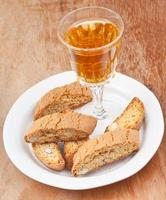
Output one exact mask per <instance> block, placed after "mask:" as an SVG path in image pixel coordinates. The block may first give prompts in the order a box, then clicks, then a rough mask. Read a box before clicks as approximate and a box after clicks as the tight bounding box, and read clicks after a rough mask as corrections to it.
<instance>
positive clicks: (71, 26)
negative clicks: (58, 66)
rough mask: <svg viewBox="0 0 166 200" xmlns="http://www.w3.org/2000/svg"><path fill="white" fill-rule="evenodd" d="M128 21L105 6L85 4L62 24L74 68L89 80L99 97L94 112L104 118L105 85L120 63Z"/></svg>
mask: <svg viewBox="0 0 166 200" xmlns="http://www.w3.org/2000/svg"><path fill="white" fill-rule="evenodd" d="M123 30H124V23H123V20H122V18H121V17H120V15H119V14H118V13H116V12H114V11H112V10H110V9H107V8H103V7H96V6H92V7H84V8H79V9H76V10H73V11H72V12H70V13H68V14H67V15H65V16H64V17H63V18H62V19H61V21H60V23H59V27H58V37H59V39H60V41H61V42H62V43H63V44H64V45H65V46H66V47H67V48H68V50H69V55H70V62H71V67H72V69H73V70H74V71H75V72H76V73H77V75H78V78H79V80H80V82H81V83H86V85H88V86H89V87H90V88H91V90H92V93H93V96H94V99H95V106H94V112H93V113H94V115H95V116H96V117H97V118H98V119H104V118H106V116H107V113H106V111H105V109H104V107H103V100H102V99H103V89H104V85H105V84H106V82H107V81H108V80H110V79H111V78H112V77H113V76H114V74H115V69H116V66H117V57H118V54H119V47H120V41H121V37H122V34H123Z"/></svg>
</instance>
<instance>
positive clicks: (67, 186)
mask: <svg viewBox="0 0 166 200" xmlns="http://www.w3.org/2000/svg"><path fill="white" fill-rule="evenodd" d="M66 74H70V75H72V76H73V74H74V75H75V72H73V71H66V72H62V73H58V74H55V75H52V76H50V77H48V78H46V79H44V80H42V81H39V82H38V83H36V84H35V85H33V86H32V87H30V88H29V89H27V90H26V91H24V92H23V93H22V94H21V95H20V96H19V97H18V98H17V100H16V101H15V102H14V104H13V105H12V106H11V108H10V110H9V112H8V113H7V116H6V119H5V122H4V126H3V143H4V148H5V151H6V153H7V155H8V157H9V159H10V160H11V162H12V163H13V164H14V166H15V167H16V168H17V169H18V170H19V171H21V172H22V173H23V174H25V175H26V176H28V177H30V178H32V179H33V180H36V181H38V182H41V183H44V184H47V185H50V186H54V187H58V188H63V189H70V190H84V189H92V188H96V187H101V186H105V185H109V184H112V183H116V182H118V181H121V180H124V179H126V178H128V177H130V176H132V175H134V174H136V173H137V172H138V171H140V170H141V169H142V168H144V167H145V165H146V164H147V163H148V162H149V161H150V160H151V159H152V157H153V156H154V154H155V153H156V152H157V150H158V148H159V146H160V144H161V141H162V138H163V135H164V117H163V112H162V109H161V106H160V103H159V100H158V99H157V97H156V96H155V94H154V93H153V92H152V91H150V90H149V89H148V88H147V87H146V86H145V85H144V84H142V83H141V82H139V81H137V80H135V79H134V78H132V77H129V76H127V75H124V74H121V73H119V72H116V74H117V75H118V76H121V77H122V78H127V79H128V80H130V81H134V82H135V83H137V84H140V86H142V87H144V89H146V90H147V91H148V92H149V94H151V95H152V97H153V98H154V99H153V100H155V101H156V103H157V106H158V113H159V114H160V118H161V121H160V132H161V137H160V139H159V140H158V141H157V143H156V147H155V148H154V149H153V152H151V155H150V156H149V157H148V159H146V161H145V160H143V161H144V162H142V163H141V162H140V164H139V167H137V168H136V169H135V170H131V169H132V167H130V171H131V172H130V173H127V174H125V175H123V177H122V178H120V177H119V175H117V176H114V179H113V180H111V179H108V178H106V179H105V180H104V181H103V180H102V182H95V180H96V177H98V176H95V177H81V179H82V180H84V184H83V185H78V183H77V181H74V184H73V183H72V184H68V183H67V184H66V183H65V184H64V182H65V181H64V182H63V181H62V183H61V181H60V177H61V176H60V175H56V176H57V180H59V181H57V183H56V184H55V182H54V181H51V182H50V180H49V181H47V180H46V179H44V181H43V177H42V176H39V177H38V176H36V175H35V174H34V173H29V172H27V171H26V172H25V171H24V170H23V169H22V168H21V167H20V165H19V166H18V163H17V162H16V161H15V160H14V159H13V157H11V155H10V151H9V149H8V146H7V144H6V142H5V134H6V130H7V125H8V123H9V119H10V114H11V113H12V110H13V108H14V107H15V105H16V103H17V102H19V100H20V99H21V98H22V97H23V96H24V95H25V94H27V93H29V92H30V91H31V90H32V89H33V88H34V87H36V86H38V85H40V84H42V83H43V82H45V81H46V80H49V79H52V78H55V77H57V76H64V75H66ZM127 169H128V168H127ZM101 176H102V177H104V176H107V177H109V174H108V173H106V174H104V175H100V177H101ZM65 178H66V179H68V181H69V182H70V181H72V182H73V177H65ZM89 178H90V179H91V181H89ZM61 179H63V178H62V177H61ZM68 181H67V182H68ZM85 183H86V184H85Z"/></svg>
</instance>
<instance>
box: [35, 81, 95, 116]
mask: <svg viewBox="0 0 166 200" xmlns="http://www.w3.org/2000/svg"><path fill="white" fill-rule="evenodd" d="M90 101H92V93H91V91H90V89H89V88H88V87H85V86H82V85H81V84H80V83H79V82H73V83H70V84H68V85H65V86H62V87H57V88H55V89H53V90H50V91H49V92H48V93H46V94H45V95H44V96H43V97H42V98H41V100H40V101H39V102H38V104H37V106H36V109H35V114H34V118H35V119H38V118H40V117H42V116H44V115H47V114H52V113H55V112H61V111H63V110H66V109H75V108H78V107H80V106H82V105H84V104H86V103H88V102H90Z"/></svg>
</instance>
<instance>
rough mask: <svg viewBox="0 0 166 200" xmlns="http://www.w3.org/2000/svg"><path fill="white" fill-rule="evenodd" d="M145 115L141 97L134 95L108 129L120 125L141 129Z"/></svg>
mask: <svg viewBox="0 0 166 200" xmlns="http://www.w3.org/2000/svg"><path fill="white" fill-rule="evenodd" d="M144 115H145V110H144V105H143V103H142V101H141V100H140V99H139V98H137V97H134V98H133V99H132V101H131V102H130V103H129V104H128V106H127V107H126V108H125V110H124V111H123V113H122V114H121V115H120V116H119V117H117V118H116V119H115V121H114V122H113V123H112V124H111V125H109V126H108V127H107V129H106V131H108V130H115V129H116V128H118V127H120V128H129V129H136V130H139V129H140V128H141V125H142V121H143V119H144Z"/></svg>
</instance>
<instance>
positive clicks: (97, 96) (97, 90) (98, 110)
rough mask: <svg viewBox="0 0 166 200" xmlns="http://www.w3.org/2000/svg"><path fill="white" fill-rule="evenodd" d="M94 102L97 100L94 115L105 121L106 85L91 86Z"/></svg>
mask: <svg viewBox="0 0 166 200" xmlns="http://www.w3.org/2000/svg"><path fill="white" fill-rule="evenodd" d="M90 88H91V90H92V93H93V96H94V100H95V107H94V111H93V113H94V115H95V116H96V117H97V118H98V119H104V118H105V117H106V116H105V114H106V111H105V110H104V108H103V91H104V84H102V85H91V86H90Z"/></svg>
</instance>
